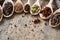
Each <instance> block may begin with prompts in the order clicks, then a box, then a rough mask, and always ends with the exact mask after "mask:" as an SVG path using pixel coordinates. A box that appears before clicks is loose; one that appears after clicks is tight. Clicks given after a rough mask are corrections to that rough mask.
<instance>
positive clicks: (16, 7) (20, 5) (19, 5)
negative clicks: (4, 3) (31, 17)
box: [14, 3, 23, 13]
mask: <svg viewBox="0 0 60 40" xmlns="http://www.w3.org/2000/svg"><path fill="white" fill-rule="evenodd" d="M14 8H15V9H14V10H15V12H16V13H21V12H22V11H23V5H22V4H20V3H17V4H16V5H15V6H14Z"/></svg>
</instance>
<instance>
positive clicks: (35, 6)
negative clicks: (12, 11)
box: [31, 5, 39, 13]
mask: <svg viewBox="0 0 60 40" xmlns="http://www.w3.org/2000/svg"><path fill="white" fill-rule="evenodd" d="M31 11H32V13H37V12H38V11H39V6H37V5H34V6H32V8H31Z"/></svg>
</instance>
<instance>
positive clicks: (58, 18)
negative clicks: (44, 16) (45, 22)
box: [51, 13, 60, 25]
mask: <svg viewBox="0 0 60 40" xmlns="http://www.w3.org/2000/svg"><path fill="white" fill-rule="evenodd" d="M59 23H60V13H56V14H55V15H54V16H53V17H52V18H51V25H57V24H59Z"/></svg>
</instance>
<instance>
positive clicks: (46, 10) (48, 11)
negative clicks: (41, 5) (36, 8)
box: [40, 7, 52, 17]
mask: <svg viewBox="0 0 60 40" xmlns="http://www.w3.org/2000/svg"><path fill="white" fill-rule="evenodd" d="M40 13H41V14H43V16H45V17H48V16H49V15H50V14H51V13H52V11H51V9H50V8H49V7H46V8H45V9H44V10H41V11H40Z"/></svg>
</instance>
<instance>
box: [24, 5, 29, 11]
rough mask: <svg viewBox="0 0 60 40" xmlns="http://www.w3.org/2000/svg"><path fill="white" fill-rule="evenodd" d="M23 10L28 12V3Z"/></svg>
mask: <svg viewBox="0 0 60 40" xmlns="http://www.w3.org/2000/svg"><path fill="white" fill-rule="evenodd" d="M24 10H25V11H28V12H30V5H29V4H26V5H25V8H24Z"/></svg>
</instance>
